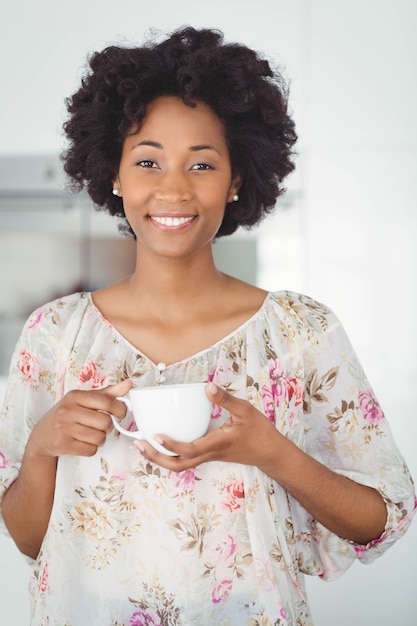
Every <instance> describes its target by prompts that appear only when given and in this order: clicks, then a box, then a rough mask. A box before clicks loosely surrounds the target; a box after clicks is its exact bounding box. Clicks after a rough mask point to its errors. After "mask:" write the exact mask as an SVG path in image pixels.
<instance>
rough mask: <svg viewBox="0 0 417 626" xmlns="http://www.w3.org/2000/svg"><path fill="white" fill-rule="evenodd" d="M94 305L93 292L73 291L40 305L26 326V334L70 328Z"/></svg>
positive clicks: (53, 331)
mask: <svg viewBox="0 0 417 626" xmlns="http://www.w3.org/2000/svg"><path fill="white" fill-rule="evenodd" d="M91 306H92V300H91V294H90V293H88V292H79V293H73V294H70V295H68V296H64V297H62V298H57V299H56V300H52V301H51V302H47V303H46V304H44V305H42V306H40V307H38V308H37V309H35V311H33V313H32V314H31V315H30V316H29V318H28V319H27V321H26V324H25V326H24V332H25V333H26V334H32V333H35V334H39V333H41V334H42V333H53V334H55V333H56V331H60V330H65V329H68V325H69V324H70V323H71V322H72V321H74V320H77V319H81V318H83V317H84V315H85V313H86V312H87V311H88V309H90V308H91Z"/></svg>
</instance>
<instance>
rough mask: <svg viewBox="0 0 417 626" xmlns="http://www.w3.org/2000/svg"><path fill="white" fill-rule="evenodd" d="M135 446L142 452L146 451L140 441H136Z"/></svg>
mask: <svg viewBox="0 0 417 626" xmlns="http://www.w3.org/2000/svg"><path fill="white" fill-rule="evenodd" d="M133 447H134V448H136V450H139V452H141V453H143V452H145V446H144V445H142V444H141V443H140V441H135V443H134V444H133Z"/></svg>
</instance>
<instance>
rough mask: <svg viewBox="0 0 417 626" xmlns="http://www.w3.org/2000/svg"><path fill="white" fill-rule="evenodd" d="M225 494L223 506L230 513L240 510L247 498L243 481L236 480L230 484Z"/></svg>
mask: <svg viewBox="0 0 417 626" xmlns="http://www.w3.org/2000/svg"><path fill="white" fill-rule="evenodd" d="M225 492H226V498H225V499H224V500H223V506H225V507H226V509H228V510H229V511H230V512H232V511H237V510H238V509H240V508H241V507H242V503H243V501H244V500H243V499H244V497H245V489H244V486H243V482H242V481H241V480H234V481H232V482H231V483H228V484H227V485H226V488H225Z"/></svg>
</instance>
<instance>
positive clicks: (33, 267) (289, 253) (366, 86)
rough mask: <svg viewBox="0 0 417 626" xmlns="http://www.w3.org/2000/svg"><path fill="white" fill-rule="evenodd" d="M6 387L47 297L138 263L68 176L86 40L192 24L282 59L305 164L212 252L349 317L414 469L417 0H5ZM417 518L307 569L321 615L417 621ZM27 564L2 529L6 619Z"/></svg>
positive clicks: (2, 326)
mask: <svg viewBox="0 0 417 626" xmlns="http://www.w3.org/2000/svg"><path fill="white" fill-rule="evenodd" d="M0 19H1V23H2V25H3V28H2V36H1V38H0V58H1V64H0V83H1V86H2V88H1V95H0V381H1V387H0V394H1V393H2V391H1V390H2V389H3V388H4V384H5V381H6V379H7V368H8V363H9V359H10V356H11V353H12V350H13V347H14V344H15V342H16V340H17V337H18V335H19V332H20V329H21V327H22V324H23V322H24V320H25V318H26V317H27V315H28V314H29V313H30V312H31V311H32V310H33V309H34V308H35V307H36V306H38V305H40V304H42V303H44V302H46V301H48V300H51V299H52V298H55V297H57V296H60V295H63V294H65V293H69V292H72V291H75V290H78V289H95V288H98V287H100V286H102V285H104V284H108V283H110V282H113V281H115V280H118V279H119V278H121V277H124V276H126V275H127V274H129V273H130V271H131V270H132V268H133V263H134V249H133V248H134V245H133V242H132V241H131V240H129V239H126V238H124V237H122V236H121V235H119V233H118V230H117V223H116V222H115V221H114V220H113V219H111V218H108V217H106V216H104V215H102V214H99V213H97V212H95V211H94V210H92V208H91V205H90V203H89V201H88V198H87V197H86V196H84V195H80V196H75V197H74V196H72V195H71V194H70V193H69V192H68V190H66V187H65V181H64V178H63V175H62V172H61V169H60V164H59V152H60V151H61V149H62V148H63V145H64V144H63V138H62V132H61V126H62V121H63V119H64V114H65V109H64V99H65V97H67V96H69V95H70V94H72V93H73V91H74V90H75V89H76V88H77V87H78V82H79V79H80V76H81V75H82V68H83V66H84V63H85V59H86V57H87V55H88V53H89V52H91V51H93V50H97V49H102V48H103V47H105V46H106V45H108V44H112V43H118V44H124V43H125V44H131V43H136V42H142V41H143V37H144V35H145V34H146V32H147V31H148V30H149V29H150V28H157V29H158V30H161V31H163V32H167V31H170V30H172V29H173V28H175V27H177V26H180V25H183V24H191V25H193V26H197V27H202V26H207V27H216V28H220V29H221V30H223V31H224V33H225V36H226V39H227V40H229V41H241V42H243V43H245V44H247V45H250V46H252V47H254V48H256V49H257V50H259V51H261V52H263V53H264V54H265V55H266V56H267V57H268V58H271V59H273V60H274V62H275V63H276V64H278V65H282V66H284V68H285V72H286V75H287V76H288V78H289V79H290V83H291V108H292V111H293V114H294V117H295V120H296V123H297V128H298V133H299V143H298V158H297V171H296V173H295V174H294V175H293V176H292V177H291V179H290V180H289V182H288V193H287V196H286V197H285V198H284V199H283V200H281V201H280V204H279V207H278V210H277V212H276V214H275V215H274V216H273V217H270V218H269V219H267V220H266V221H265V222H264V223H263V225H262V226H261V227H260V228H259V229H258V230H257V231H253V232H250V233H246V232H239V233H237V234H236V235H234V236H233V237H232V238H231V239H229V240H228V241H223V240H221V241H219V242H218V243H217V244H216V247H215V250H216V256H217V259H218V263H219V264H220V265H221V267H222V268H224V270H225V271H228V272H231V273H235V274H237V275H238V276H241V277H243V278H245V279H247V280H250V281H252V282H256V283H257V284H258V285H260V286H262V287H264V288H266V289H271V290H277V289H292V290H296V291H301V292H303V293H307V294H309V295H311V296H313V297H315V298H316V299H318V300H321V301H323V302H325V303H326V304H328V305H329V306H331V307H332V308H333V309H334V310H335V311H336V313H337V314H338V315H339V317H340V318H341V319H342V321H343V323H344V326H345V328H346V329H347V331H348V334H349V335H350V337H351V339H352V342H353V344H354V346H355V347H356V350H357V352H358V355H359V357H360V359H361V361H362V363H363V365H364V367H365V370H366V372H367V374H368V377H369V379H370V380H371V383H372V384H373V387H374V389H375V391H376V393H377V396H378V397H379V399H380V400H381V403H382V405H383V407H384V409H385V411H386V413H387V415H388V417H389V419H390V422H391V426H392V430H393V432H394V435H395V437H396V440H397V442H398V444H399V446H400V448H401V449H402V451H403V453H404V455H405V457H406V460H407V461H408V464H409V466H410V468H411V470H412V473H413V475H414V476H417V458H416V453H415V449H416V434H417V427H416V410H415V401H414V396H415V387H416V383H415V380H416V378H417V365H416V359H415V355H414V350H415V349H416V347H417V345H416V338H417V330H416V328H417V324H416V323H415V307H416V300H417V298H416V262H417V247H416V245H415V239H416V234H417V228H416V226H417V210H416V209H417V183H416V178H417V116H416V111H417V71H416V61H417V38H416V36H415V32H416V28H417V3H416V1H415V0H365V1H364V0H350V2H341V1H337V0H336V1H335V0H274V1H273V2H271V1H270V0H258V1H257V2H253V1H252V0H250V1H249V0H228V1H227V2H225V1H224V0H211V1H210V2H208V3H203V2H195V1H193V2H191V1H188V0H185V1H184V0H183V1H181V0H179V1H177V2H170V1H169V0H155V2H144V1H141V0H120V1H119V2H118V3H117V5H116V4H115V3H114V2H113V1H110V0H90V1H89V2H85V1H84V0H83V1H81V0H73V1H72V2H68V1H67V0H65V1H64V0H37V2H33V3H32V2H30V0H15V1H14V2H9V3H6V2H5V0H2V2H1V3H0ZM416 554H417V523H415V524H414V526H413V527H412V528H411V530H410V531H409V533H408V534H407V535H406V537H405V538H404V539H403V540H402V541H401V542H400V543H398V544H397V545H396V546H395V547H394V548H393V549H392V550H390V551H389V552H388V553H387V554H386V555H385V556H384V557H383V558H382V559H381V560H379V561H377V562H375V563H374V564H372V565H370V566H366V567H364V566H361V565H360V564H355V565H354V566H353V567H352V568H351V569H350V570H349V571H348V572H347V574H345V576H343V577H342V578H341V579H339V580H338V581H335V582H332V583H324V582H322V581H317V580H316V579H309V580H308V589H309V594H310V601H311V606H312V610H313V617H314V618H315V623H316V624H317V626H334V624H337V625H338V626H348V625H349V626H350V625H352V624H355V626H369V624H370V623H375V624H378V626H388V625H390V626H391V625H392V624H401V626H415V624H416V617H415V601H414V595H415V582H414V581H415V572H414V565H415V562H416ZM28 575H29V569H28V566H27V564H26V562H25V561H24V559H23V558H22V557H21V555H19V554H18V552H17V550H16V549H15V548H14V546H13V544H12V542H11V540H9V539H6V538H4V537H1V538H0V603H1V607H2V609H1V613H2V618H1V620H2V623H4V624H7V625H8V626H24V625H25V624H28V621H29V609H28V605H27V597H26V595H27V593H26V589H27V581H28Z"/></svg>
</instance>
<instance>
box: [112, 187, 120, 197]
mask: <svg viewBox="0 0 417 626" xmlns="http://www.w3.org/2000/svg"><path fill="white" fill-rule="evenodd" d="M112 193H113V195H114V196H118V195H119V193H120V189H117V187H114V189H113V191H112Z"/></svg>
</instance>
